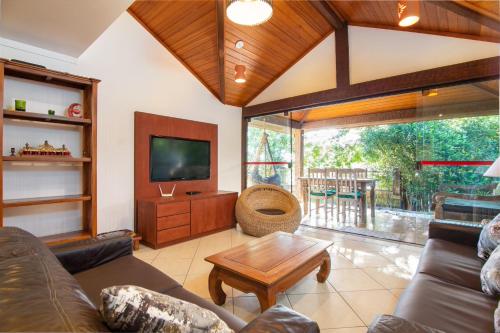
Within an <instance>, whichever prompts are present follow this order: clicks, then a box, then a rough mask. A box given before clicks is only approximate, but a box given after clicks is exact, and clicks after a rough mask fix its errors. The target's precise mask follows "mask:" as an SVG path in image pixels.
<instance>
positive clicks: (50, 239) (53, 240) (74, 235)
mask: <svg viewBox="0 0 500 333" xmlns="http://www.w3.org/2000/svg"><path fill="white" fill-rule="evenodd" d="M89 238H92V235H91V233H90V232H88V231H86V230H78V231H71V232H65V233H62V234H55V235H50V236H43V237H40V239H41V240H42V241H43V242H45V243H46V244H47V245H49V246H55V245H60V244H64V243H69V242H75V241H79V240H84V239H89Z"/></svg>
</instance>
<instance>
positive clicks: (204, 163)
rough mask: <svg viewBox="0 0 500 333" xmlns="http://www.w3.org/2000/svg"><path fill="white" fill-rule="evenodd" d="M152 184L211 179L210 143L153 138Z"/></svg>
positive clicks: (151, 155) (151, 151)
mask: <svg viewBox="0 0 500 333" xmlns="http://www.w3.org/2000/svg"><path fill="white" fill-rule="evenodd" d="M149 167H150V179H151V182H167V181H173V180H201V179H209V178H210V142H209V141H197V140H186V139H178V138H165V137H158V136H152V137H151V143H150V161H149Z"/></svg>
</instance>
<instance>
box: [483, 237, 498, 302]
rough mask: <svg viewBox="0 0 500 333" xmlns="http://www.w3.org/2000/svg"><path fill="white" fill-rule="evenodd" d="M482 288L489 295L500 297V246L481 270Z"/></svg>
mask: <svg viewBox="0 0 500 333" xmlns="http://www.w3.org/2000/svg"><path fill="white" fill-rule="evenodd" d="M481 287H482V288H483V291H484V292H485V293H486V294H488V295H492V296H495V295H500V246H498V247H497V248H496V249H495V251H493V253H492V254H491V255H490V257H489V258H488V260H487V261H486V263H485V264H484V265H483V268H481Z"/></svg>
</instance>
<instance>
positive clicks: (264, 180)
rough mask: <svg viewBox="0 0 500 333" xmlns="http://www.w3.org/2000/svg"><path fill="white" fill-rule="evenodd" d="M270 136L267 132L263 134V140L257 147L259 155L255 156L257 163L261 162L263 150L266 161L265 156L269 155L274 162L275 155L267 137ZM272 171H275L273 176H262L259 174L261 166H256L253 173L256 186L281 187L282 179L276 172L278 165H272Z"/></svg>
mask: <svg viewBox="0 0 500 333" xmlns="http://www.w3.org/2000/svg"><path fill="white" fill-rule="evenodd" d="M268 136H269V134H267V133H266V132H264V133H262V138H261V139H260V143H259V146H258V147H257V153H256V154H255V159H254V160H255V161H257V162H258V161H259V158H260V155H261V154H262V150H264V160H265V159H266V158H265V154H268V156H269V159H270V161H272V162H273V161H274V159H273V155H272V153H271V147H270V146H269V141H268V140H267V137H268ZM264 168H265V164H264ZM272 170H273V173H274V174H273V175H271V176H267V177H266V176H262V175H261V174H260V172H259V165H258V164H257V165H255V167H254V169H253V171H252V181H253V183H254V184H272V185H277V186H280V185H281V177H280V175H279V174H278V171H277V170H276V165H274V164H273V165H272Z"/></svg>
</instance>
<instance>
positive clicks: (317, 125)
mask: <svg viewBox="0 0 500 333" xmlns="http://www.w3.org/2000/svg"><path fill="white" fill-rule="evenodd" d="M496 114H498V103H496V102H495V101H492V100H489V101H480V102H469V103H453V104H447V105H440V106H430V107H426V108H425V109H423V110H422V109H419V108H408V109H399V110H392V111H386V112H378V113H371V114H364V115H355V116H347V117H337V118H330V119H324V120H316V121H311V122H306V123H305V124H301V126H302V129H303V130H305V131H310V130H318V129H325V128H353V127H365V126H375V125H387V124H401V123H409V122H419V121H428V120H437V119H439V120H442V119H453V118H463V117H478V116H490V115H496Z"/></svg>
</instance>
